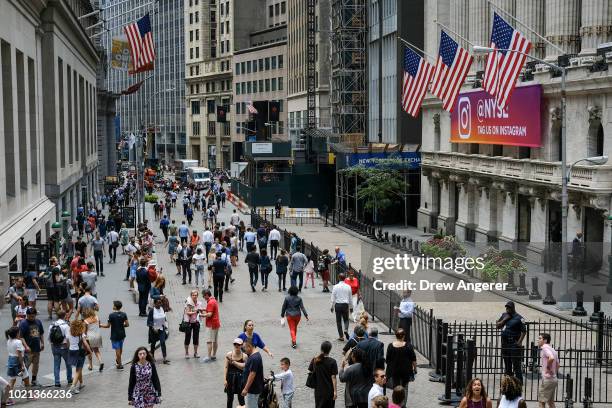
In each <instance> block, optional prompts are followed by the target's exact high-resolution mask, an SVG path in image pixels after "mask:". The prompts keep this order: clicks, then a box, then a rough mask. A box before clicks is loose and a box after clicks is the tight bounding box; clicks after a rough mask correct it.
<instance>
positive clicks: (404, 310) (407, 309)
mask: <svg viewBox="0 0 612 408" xmlns="http://www.w3.org/2000/svg"><path fill="white" fill-rule="evenodd" d="M411 295H412V291H411V290H405V291H404V292H403V294H402V296H403V297H402V301H401V302H400V305H399V307H397V306H395V310H397V315H398V317H399V319H400V321H399V327H400V328H402V329H404V332H405V333H406V337H405V340H406V341H407V342H408V343H412V338H411V337H410V328H411V327H412V314H413V313H414V301H413V300H412V298H411V297H410V296H411Z"/></svg>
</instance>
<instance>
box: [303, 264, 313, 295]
mask: <svg viewBox="0 0 612 408" xmlns="http://www.w3.org/2000/svg"><path fill="white" fill-rule="evenodd" d="M304 273H305V274H306V279H304V289H308V279H310V280H311V281H312V288H313V289H314V287H315V283H314V275H315V266H314V261H313V260H312V257H308V263H307V264H306V266H305V267H304Z"/></svg>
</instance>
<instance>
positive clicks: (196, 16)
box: [194, 11, 200, 23]
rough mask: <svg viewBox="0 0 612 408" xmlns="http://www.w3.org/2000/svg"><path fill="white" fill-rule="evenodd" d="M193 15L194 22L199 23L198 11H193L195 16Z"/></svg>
mask: <svg viewBox="0 0 612 408" xmlns="http://www.w3.org/2000/svg"><path fill="white" fill-rule="evenodd" d="M194 17H195V18H194V20H195V22H196V23H199V22H200V12H199V11H196V12H195V16H194Z"/></svg>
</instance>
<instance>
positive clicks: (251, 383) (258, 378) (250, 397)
mask: <svg viewBox="0 0 612 408" xmlns="http://www.w3.org/2000/svg"><path fill="white" fill-rule="evenodd" d="M244 351H245V353H246V354H247V355H248V356H249V358H248V359H247V361H246V364H245V365H244V371H243V376H244V380H243V383H244V388H243V389H242V396H243V397H246V406H247V408H257V407H258V405H257V403H258V401H259V394H261V393H262V391H263V387H264V376H263V361H262V359H261V354H259V352H258V351H257V349H256V348H255V346H254V345H253V343H252V342H251V340H247V341H245V342H244Z"/></svg>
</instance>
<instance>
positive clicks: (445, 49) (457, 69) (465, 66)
mask: <svg viewBox="0 0 612 408" xmlns="http://www.w3.org/2000/svg"><path fill="white" fill-rule="evenodd" d="M473 60H474V58H473V57H471V56H470V55H469V54H468V52H467V51H466V50H465V49H464V48H462V47H460V46H459V44H457V43H456V42H455V40H453V39H452V38H450V37H449V36H448V34H446V33H445V32H444V31H442V34H441V36H440V50H439V51H438V61H437V62H436V66H435V68H434V74H433V81H432V85H431V93H432V94H434V95H435V96H437V97H438V98H440V99H441V100H442V108H444V110H446V111H449V112H451V111H452V110H453V107H454V106H455V100H457V95H458V94H459V90H460V89H461V85H463V82H464V81H465V77H466V76H467V73H468V71H469V70H470V65H472V61H473Z"/></svg>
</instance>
